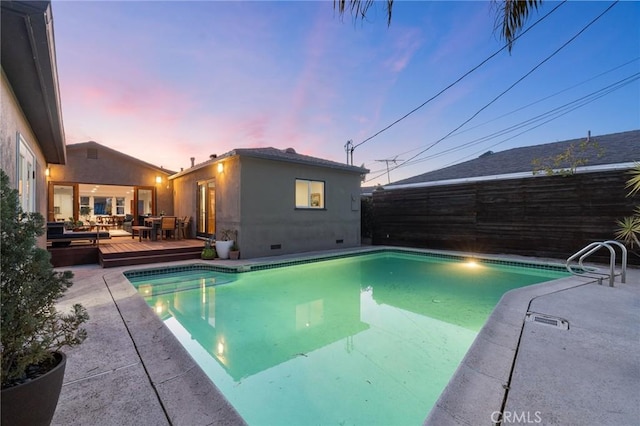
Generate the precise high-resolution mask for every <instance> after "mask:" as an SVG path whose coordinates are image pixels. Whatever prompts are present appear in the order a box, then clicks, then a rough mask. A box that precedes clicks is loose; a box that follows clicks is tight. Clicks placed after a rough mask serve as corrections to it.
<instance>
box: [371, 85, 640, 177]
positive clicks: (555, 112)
mask: <svg viewBox="0 0 640 426" xmlns="http://www.w3.org/2000/svg"><path fill="white" fill-rule="evenodd" d="M637 80H640V73H635V74H632V75H630V76H628V77H625V78H624V79H622V80H618V81H617V82H615V83H612V84H610V85H608V86H606V87H604V88H601V89H599V90H597V91H595V92H592V93H590V94H588V95H585V96H582V97H580V98H578V99H575V100H573V101H571V102H568V103H566V104H564V105H561V106H559V107H556V108H554V109H552V110H550V111H547V112H545V113H543V114H540V115H538V116H535V117H533V118H531V119H528V120H525V121H522V122H520V123H517V124H515V125H512V126H509V127H507V128H506V129H502V130H500V131H497V132H494V133H492V134H490V135H487V136H483V137H481V138H477V139H474V140H472V141H470V142H467V143H464V144H462V145H458V146H456V147H452V148H449V149H447V150H444V151H441V152H439V153H437V154H433V155H430V156H428V157H424V158H421V159H419V160H416V161H410V160H408V161H406V162H404V163H402V164H401V165H399V166H398V167H404V166H409V165H415V164H418V163H421V162H423V161H426V160H430V159H433V158H437V157H440V156H443V155H445V154H447V153H450V152H455V151H459V150H462V149H464V148H467V147H469V146H472V145H477V144H479V143H482V142H486V141H488V140H491V139H495V138H496V137H499V136H503V135H505V134H508V133H512V132H514V131H516V130H519V129H521V128H523V127H525V126H528V125H531V124H533V123H536V122H538V121H540V120H545V119H546V120H545V121H543V122H542V123H540V124H538V125H536V126H533V127H529V128H528V129H526V130H524V131H523V132H520V133H518V134H516V135H513V136H510V137H508V138H507V139H503V140H502V141H500V142H497V143H495V144H493V145H490V146H488V147H484V148H483V149H482V150H481V151H478V152H476V153H474V154H470V155H467V156H466V157H463V158H459V159H457V160H455V161H453V162H451V163H449V164H447V165H445V166H443V167H448V166H449V165H451V164H456V163H458V162H460V161H462V160H464V159H466V158H469V157H473V156H475V155H477V154H478V153H480V152H482V151H484V150H486V149H489V148H493V147H495V146H497V145H500V144H502V143H504V142H507V141H509V140H512V139H513V138H515V137H517V136H520V135H522V134H524V133H527V132H529V131H531V130H533V129H536V128H538V127H540V126H542V125H544V124H547V123H549V122H550V121H553V120H556V119H558V118H560V117H562V116H564V115H566V114H568V113H570V112H572V111H575V110H576V109H578V108H581V107H583V106H585V105H588V104H589V103H591V102H594V101H596V100H598V99H600V98H602V97H604V96H606V95H608V94H610V93H612V92H614V91H616V90H619V89H621V88H623V87H624V86H627V85H628V84H631V83H633V82H634V81H637ZM549 117H551V118H549ZM547 118H548V119H547ZM392 170H394V169H392ZM379 172H381V171H376V172H374V173H379ZM383 174H384V173H380V174H378V175H376V176H374V177H372V178H370V179H368V180H367V182H368V181H371V180H374V179H377V178H379V177H380V176H382V175H383Z"/></svg>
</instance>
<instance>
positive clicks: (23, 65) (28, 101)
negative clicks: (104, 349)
mask: <svg viewBox="0 0 640 426" xmlns="http://www.w3.org/2000/svg"><path fill="white" fill-rule="evenodd" d="M52 16H53V15H52V11H51V4H50V2H49V1H41V2H26V1H12V2H7V1H3V2H0V19H1V22H0V31H1V34H0V57H1V61H0V64H1V66H0V167H1V168H2V170H4V172H5V173H6V174H7V175H8V177H9V180H10V184H11V186H13V187H14V188H16V189H18V186H19V179H18V173H19V168H18V162H19V158H20V156H19V153H20V151H21V149H20V145H21V143H20V142H19V141H20V140H22V141H24V145H25V146H26V147H27V149H26V150H25V151H27V152H28V153H29V157H31V155H33V163H32V166H33V174H32V175H31V179H29V181H30V187H31V188H32V194H33V197H32V198H31V202H30V204H31V205H29V206H27V208H26V209H27V210H30V211H34V212H38V213H41V214H42V215H43V216H45V217H46V213H47V184H46V175H45V169H46V167H47V164H64V162H65V160H66V158H65V138H64V129H63V126H62V113H61V106H60V93H59V87H58V75H57V68H56V59H55V40H54V34H53V18H52ZM29 160H31V158H29ZM45 244H46V239H45V237H44V236H43V237H41V238H39V240H38V245H39V246H41V247H43V246H45Z"/></svg>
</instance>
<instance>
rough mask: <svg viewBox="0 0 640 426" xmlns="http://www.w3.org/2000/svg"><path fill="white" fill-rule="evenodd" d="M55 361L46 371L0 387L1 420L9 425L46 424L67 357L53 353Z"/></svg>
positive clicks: (59, 385) (59, 388) (49, 418)
mask: <svg viewBox="0 0 640 426" xmlns="http://www.w3.org/2000/svg"><path fill="white" fill-rule="evenodd" d="M53 356H54V357H55V359H56V360H57V361H58V364H57V365H56V366H55V367H54V368H53V369H52V370H51V371H49V372H48V373H46V374H43V375H42V376H40V377H38V378H37V379H34V380H31V381H29V382H27V383H23V384H21V385H18V386H13V387H11V388H7V389H2V392H1V393H0V397H1V398H2V414H1V418H2V424H3V425H12V426H22V425H24V426H27V425H28V426H40V425H46V426H48V425H50V424H51V419H52V418H53V413H55V411H56V405H58V397H59V396H60V390H61V389H62V379H63V378H64V369H65V367H66V365H67V357H66V356H65V354H63V353H62V352H55V353H54V354H53Z"/></svg>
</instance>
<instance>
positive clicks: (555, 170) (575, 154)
mask: <svg viewBox="0 0 640 426" xmlns="http://www.w3.org/2000/svg"><path fill="white" fill-rule="evenodd" d="M603 154H604V149H603V148H601V147H600V145H599V144H598V142H596V141H595V140H592V139H590V138H588V139H585V140H583V141H581V142H580V143H578V144H575V143H571V144H569V146H568V147H567V149H566V150H564V151H563V152H561V153H559V154H558V155H553V156H550V157H546V158H534V159H533V160H532V161H531V165H532V166H533V174H534V175H537V174H538V173H542V172H544V173H545V174H546V175H547V176H553V175H561V176H565V177H566V176H571V175H573V174H575V173H576V169H577V168H578V167H581V166H586V165H587V164H588V163H589V158H590V157H591V156H595V157H596V158H600V157H602V155H603Z"/></svg>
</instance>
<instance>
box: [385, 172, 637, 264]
mask: <svg viewBox="0 0 640 426" xmlns="http://www.w3.org/2000/svg"><path fill="white" fill-rule="evenodd" d="M628 178H629V176H628V174H627V173H626V172H625V171H609V172H596V173H587V174H577V175H572V176H567V177H563V176H538V177H535V178H522V179H511V180H492V181H486V182H474V183H468V184H460V185H446V186H431V187H423V188H410V189H396V190H378V191H375V192H374V194H373V215H374V219H373V223H374V225H373V226H374V229H373V243H374V244H388V245H403V246H409V247H426V248H435V249H451V250H464V251H476V252H484V253H508V254H518V255H524V256H539V257H552V258H559V259H566V258H567V257H569V256H570V255H571V254H573V253H574V252H576V251H577V250H579V249H581V248H582V247H584V246H585V245H587V244H589V243H590V242H593V241H604V240H609V239H613V236H614V233H615V231H616V220H619V219H621V218H622V217H625V216H630V215H631V214H633V210H634V207H635V206H636V205H637V204H639V203H638V197H634V198H629V197H627V196H626V195H627V190H626V189H625V183H626V180H627V179H628ZM607 256H608V254H606V253H603V255H602V256H601V257H600V260H601V259H604V258H605V257H606V258H607V259H608V257H607Z"/></svg>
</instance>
